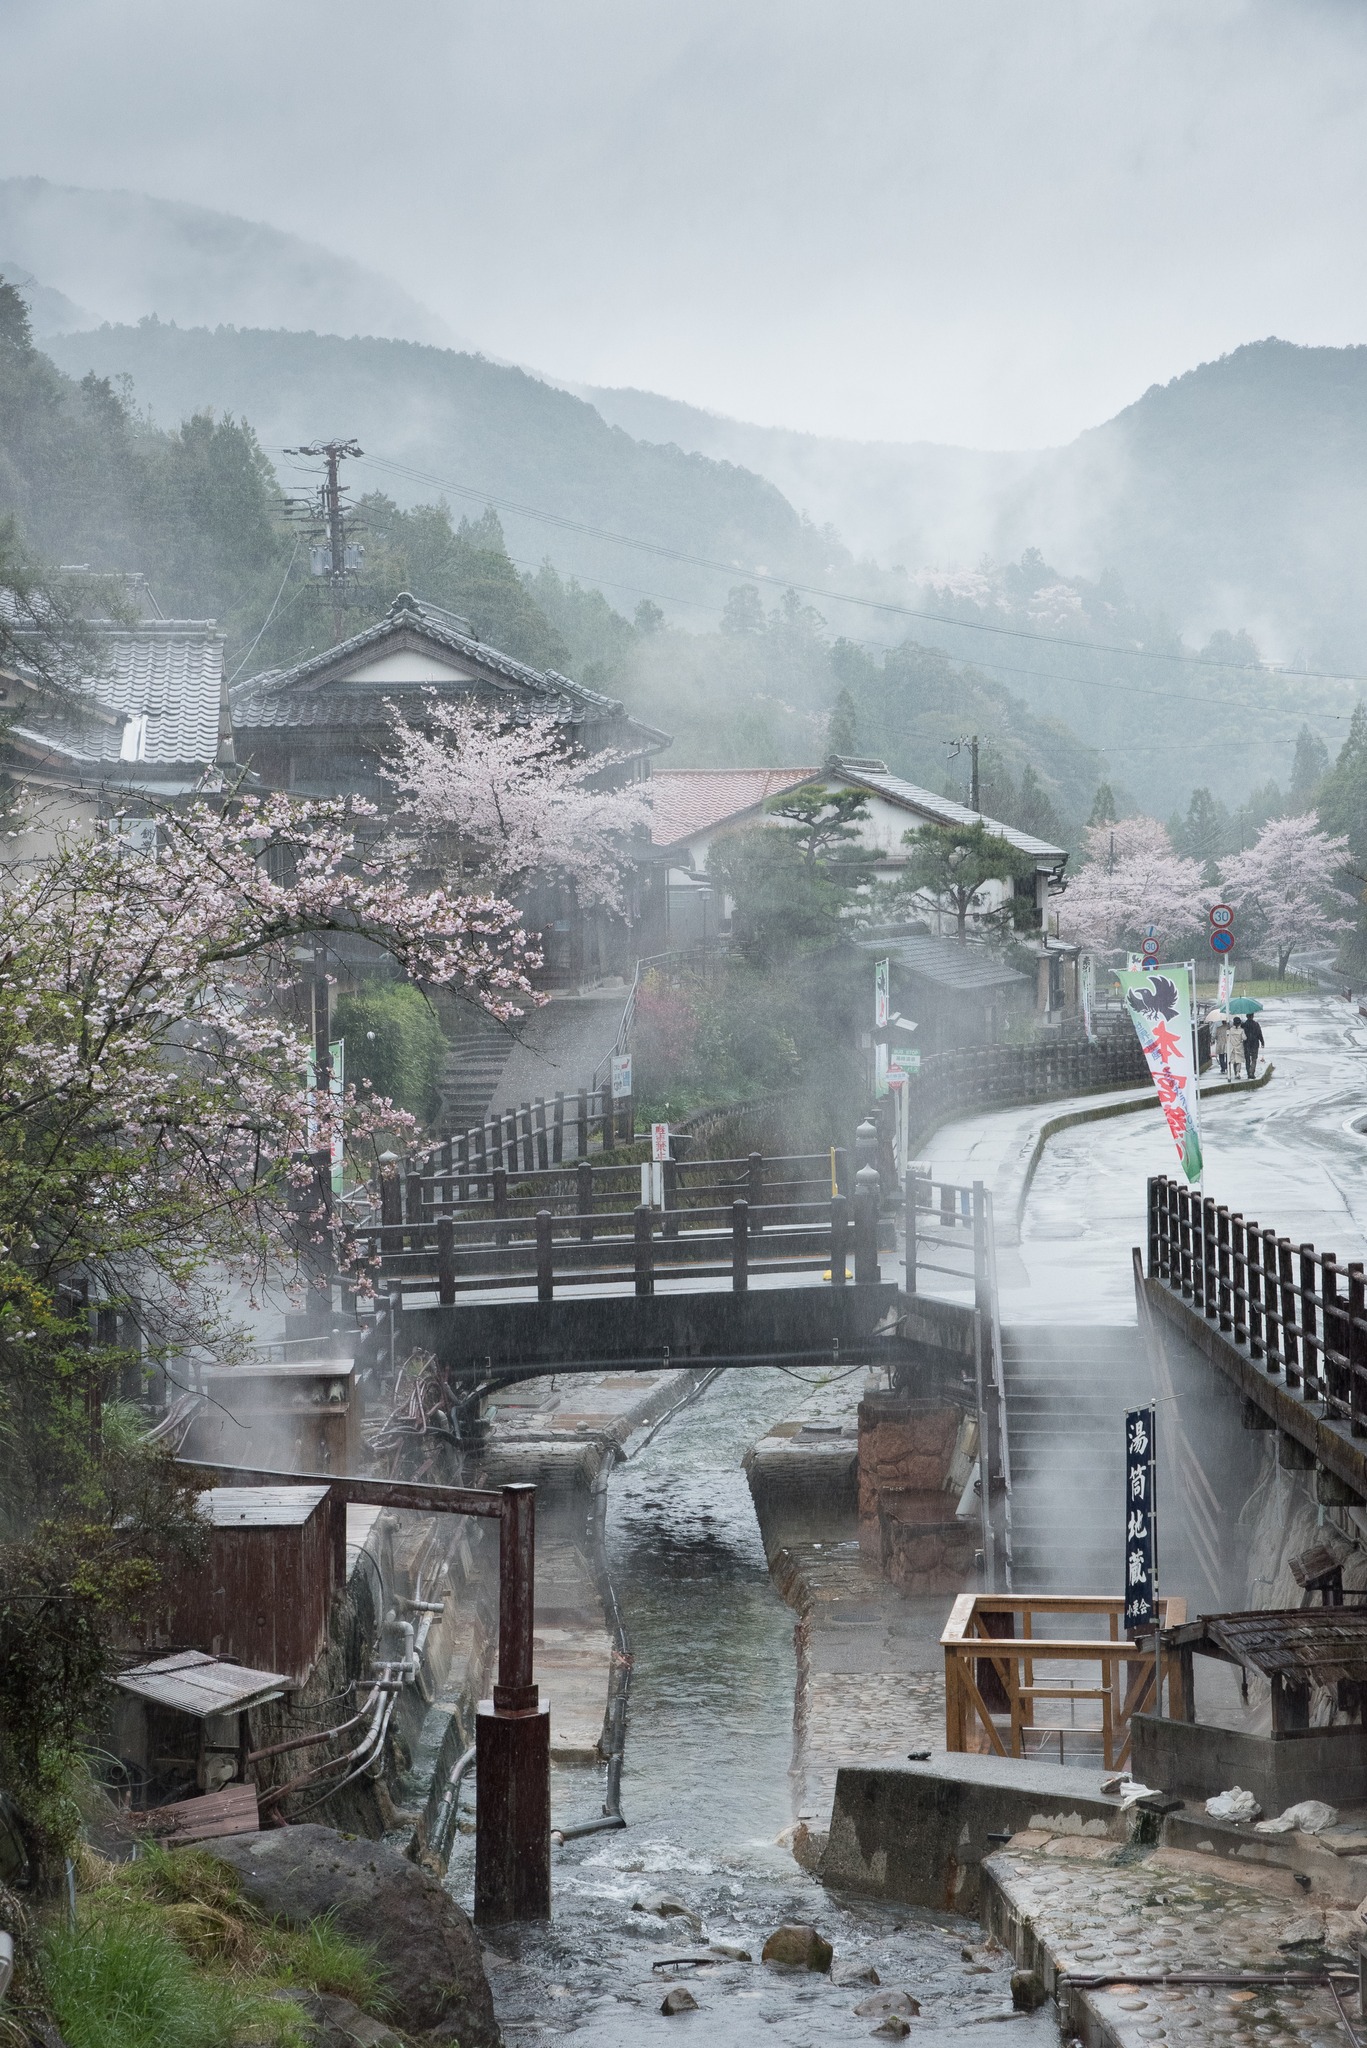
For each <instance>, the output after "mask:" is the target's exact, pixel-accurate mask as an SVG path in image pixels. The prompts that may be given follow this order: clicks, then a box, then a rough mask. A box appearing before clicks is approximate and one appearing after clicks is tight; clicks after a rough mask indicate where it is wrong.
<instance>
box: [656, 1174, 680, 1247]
mask: <svg viewBox="0 0 1367 2048" xmlns="http://www.w3.org/2000/svg"><path fill="white" fill-rule="evenodd" d="M660 1184H661V1189H662V1192H663V1196H664V1221H663V1223H662V1224H661V1229H662V1231H663V1233H664V1235H665V1236H666V1237H677V1236H678V1234H679V1162H678V1160H677V1159H666V1160H665V1162H664V1164H663V1166H662V1167H661V1169H660Z"/></svg>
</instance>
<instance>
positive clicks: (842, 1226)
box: [831, 1195, 910, 1291]
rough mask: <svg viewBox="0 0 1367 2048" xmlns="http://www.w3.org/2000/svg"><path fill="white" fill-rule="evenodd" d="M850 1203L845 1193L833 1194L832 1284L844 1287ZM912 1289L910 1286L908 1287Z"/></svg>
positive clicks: (846, 1276)
mask: <svg viewBox="0 0 1367 2048" xmlns="http://www.w3.org/2000/svg"><path fill="white" fill-rule="evenodd" d="M849 1235H850V1205H849V1203H848V1202H847V1201H846V1200H845V1197H844V1196H843V1195H832V1196H831V1285H832V1287H843V1286H844V1285H845V1282H846V1280H847V1278H848V1277H849V1276H848V1275H847V1273H846V1271H845V1261H846V1259H847V1258H848V1256H849ZM908 1291H910V1287H908Z"/></svg>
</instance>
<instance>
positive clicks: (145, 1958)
mask: <svg viewBox="0 0 1367 2048" xmlns="http://www.w3.org/2000/svg"><path fill="white" fill-rule="evenodd" d="M42 1976H43V1983H44V1986H45V1988H46V1991H47V1995H48V1998H49V1999H50V2001H51V2004H52V2010H53V2012H54V2014H55V2015H56V2019H57V2024H58V2026H59V2027H60V2029H61V2032H62V2037H63V2039H64V2040H65V2041H66V2042H67V2044H68V2048H235V2044H237V2043H240V2042H242V2041H243V2040H244V2039H253V2038H254V2039H256V2040H259V2041H262V2042H271V2043H274V2044H277V2048H304V2044H305V2043H306V2042H307V2041H308V2038H309V2034H310V2032H311V2029H310V2027H309V2025H308V2023H307V2021H306V2020H305V2018H304V2016H303V2014H302V2013H301V2012H300V2010H299V2008H298V2007H297V2006H295V2005H293V2004H291V2003H290V2002H289V2001H288V2000H286V1999H279V1998H272V1997H270V1996H269V1995H268V1994H267V1993H265V1992H263V1991H261V1990H260V1989H257V1988H254V1987H252V1986H250V1985H248V1984H245V1983H243V1982H242V1981H241V1980H239V1979H237V1978H234V1977H230V1976H226V1975H218V1974H216V1973H214V1972H211V1971H208V1970H203V1969H200V1968H198V1967H197V1966H196V1965H195V1963H194V1962H192V1960H191V1959H190V1957H189V1956H188V1955H187V1954H186V1953H185V1951H184V1949H183V1948H182V1947H181V1946H180V1944H179V1943H178V1942H177V1941H176V1940H175V1938H174V1936H173V1935H172V1934H171V1933H170V1932H169V1930H168V1929H167V1927H166V1926H165V1925H164V1924H163V1923H162V1920H161V1917H160V1916H159V1915H157V1914H156V1913H155V1911H153V1910H149V1909H147V1908H143V1909H141V1910H139V1909H138V1908H137V1907H130V1908H123V1909H118V1908H113V1909H111V1910H107V1911H104V1912H99V1913H95V1914H88V1915H83V1916H82V1918H81V1919H80V1921H79V1922H78V1923H77V1925H76V1926H75V1927H67V1926H62V1927H58V1928H54V1929H53V1931H52V1932H51V1933H50V1934H49V1935H48V1937H47V1940H46V1941H45V1942H44V1944H43V1952H42Z"/></svg>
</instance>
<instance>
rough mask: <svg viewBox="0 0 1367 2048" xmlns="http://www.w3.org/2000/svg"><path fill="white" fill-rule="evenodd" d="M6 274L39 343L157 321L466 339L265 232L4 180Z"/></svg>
mask: <svg viewBox="0 0 1367 2048" xmlns="http://www.w3.org/2000/svg"><path fill="white" fill-rule="evenodd" d="M0 273H3V274H4V275H5V276H7V277H9V278H10V280H11V282H12V283H15V284H20V285H23V286H24V287H25V288H26V290H27V291H28V296H29V303H30V306H31V308H32V311H33V320H34V326H35V328H36V330H37V331H38V333H40V334H55V333H62V332H65V331H66V330H67V329H68V328H70V327H72V326H76V325H81V326H90V325H92V324H94V322H96V321H102V320H111V321H134V320H140V319H141V318H142V317H143V316H144V315H145V314H148V313H156V314H158V315H159V316H160V317H161V318H162V319H163V320H177V321H179V322H181V323H182V324H183V325H187V326H197V325H210V326H212V325H216V324H217V323H218V322H219V321H237V322H239V323H242V324H244V325H258V326H262V325H264V326H270V327H294V328H324V329H326V330H327V331H328V332H330V333H333V334H378V335H401V336H404V337H406V338H408V339H410V340H414V341H434V342H452V341H455V340H456V339H457V337H456V336H455V335H453V334H452V333H451V331H450V329H449V328H448V327H447V326H446V324H445V322H444V321H442V320H440V319H438V317H437V315H436V314H435V313H432V312H429V310H428V309H427V307H426V306H422V305H419V303H418V301H417V300H416V299H414V298H411V297H410V296H409V294H408V293H407V292H405V291H404V290H403V289H402V287H401V286H399V285H397V284H395V283H394V282H393V280H392V279H391V278H387V277H382V276H380V275H379V274H378V272H376V271H373V270H367V269H365V268H364V267H363V266H362V265H361V264H359V263H353V262H352V261H351V260H350V259H349V258H348V257H345V256H337V255H334V254H333V252H332V251H331V250H330V249H325V248H322V247H321V246H320V245H319V244H318V243H316V242H306V241H303V240H301V239H300V237H299V236H297V235H288V234H283V233H282V232H281V231H280V229H278V228H272V227H267V226H266V225H265V223H264V222H262V221H250V220H241V219H239V218H238V217H237V216H236V215H235V214H229V213H215V212H211V211H210V210H209V209H208V208H207V207H203V206H183V205H180V204H179V203H178V202H176V201H173V200H169V199H154V198H152V197H150V196H149V195H148V194H147V193H145V192H95V191H89V190H85V189H83V188H81V187H79V186H72V185H53V184H50V183H49V182H48V180H47V179H46V178H0ZM33 280H36V282H37V287H38V290H37V294H36V295H35V293H34V291H33V289H32V288H31V281H33ZM49 295H50V296H49ZM62 301H65V304H63V303H62Z"/></svg>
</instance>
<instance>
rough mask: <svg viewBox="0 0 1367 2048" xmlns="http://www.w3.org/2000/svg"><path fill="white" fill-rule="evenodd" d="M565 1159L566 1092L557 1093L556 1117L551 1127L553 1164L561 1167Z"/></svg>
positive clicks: (559, 1090) (557, 1090)
mask: <svg viewBox="0 0 1367 2048" xmlns="http://www.w3.org/2000/svg"><path fill="white" fill-rule="evenodd" d="M564 1159H565V1091H564V1089H563V1088H557V1089H556V1091H555V1115H554V1120H553V1123H552V1127H551V1164H552V1165H553V1166H561V1165H563V1164H564Z"/></svg>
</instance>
